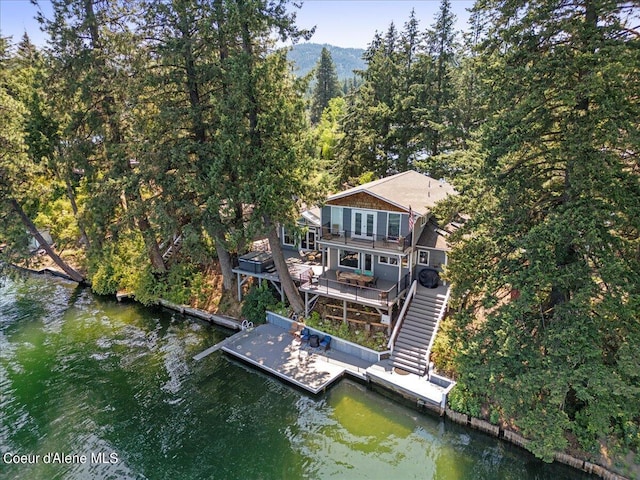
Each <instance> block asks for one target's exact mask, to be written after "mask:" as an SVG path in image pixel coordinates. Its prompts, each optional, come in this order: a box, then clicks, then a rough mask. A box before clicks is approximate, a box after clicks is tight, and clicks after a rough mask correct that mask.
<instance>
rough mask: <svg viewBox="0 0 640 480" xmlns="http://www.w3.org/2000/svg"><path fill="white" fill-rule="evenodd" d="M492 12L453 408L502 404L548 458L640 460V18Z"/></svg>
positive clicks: (463, 236)
mask: <svg viewBox="0 0 640 480" xmlns="http://www.w3.org/2000/svg"><path fill="white" fill-rule="evenodd" d="M479 5H480V7H481V9H480V12H479V13H481V14H482V15H483V16H484V18H485V19H487V18H490V19H491V21H492V22H493V26H492V28H491V29H490V30H489V31H488V32H487V34H486V37H485V41H484V42H483V44H482V48H481V62H479V64H480V65H482V70H481V72H480V73H481V76H482V82H483V84H484V85H488V86H490V88H491V90H490V91H489V92H488V95H487V98H488V99H489V100H490V103H489V109H490V110H489V114H490V115H489V121H488V122H487V124H486V125H484V126H483V128H482V136H481V145H480V148H479V155H478V156H479V158H481V159H482V162H481V163H480V165H479V167H480V168H479V169H478V172H477V173H478V175H479V177H480V178H479V182H478V183H479V185H480V187H481V189H482V190H483V194H484V195H483V197H482V201H481V204H482V208H479V209H478V210H477V211H475V212H474V213H473V218H472V220H471V221H470V222H469V224H468V226H467V228H465V229H463V231H461V232H460V236H459V237H458V240H457V242H456V246H455V248H454V251H453V253H452V255H451V261H450V264H449V268H448V275H449V278H450V280H452V282H453V283H454V285H455V290H454V293H453V297H454V298H456V299H457V303H458V306H459V312H458V313H456V314H455V315H454V317H453V319H454V328H453V336H454V338H455V339H456V340H457V341H458V342H459V343H458V345H457V347H456V348H454V351H455V353H454V355H455V357H456V360H455V361H456V363H457V365H458V373H459V384H458V387H457V393H456V394H454V396H453V398H452V401H453V403H454V406H455V407H457V408H466V409H467V410H469V411H476V412H477V411H478V409H479V406H480V405H489V407H490V408H491V409H492V410H494V411H495V412H496V413H498V414H500V416H501V417H502V420H503V421H504V422H507V423H510V424H513V425H516V426H517V427H518V428H520V429H521V430H522V433H523V434H524V435H525V436H526V437H528V438H530V439H531V443H530V444H529V448H530V449H531V450H532V451H533V452H534V453H535V454H536V455H538V456H540V457H542V458H543V459H545V460H551V459H552V458H553V454H554V452H555V451H557V450H562V449H564V448H565V447H566V445H567V438H566V434H567V433H568V432H572V434H573V435H575V438H577V439H578V441H579V442H580V443H581V445H582V447H583V448H584V449H586V450H588V451H595V450H596V449H599V448H601V446H600V445H599V442H600V441H606V440H605V439H613V440H612V442H613V444H615V442H620V443H621V444H622V445H623V447H624V448H632V449H635V450H637V449H638V447H640V442H639V441H638V438H637V436H635V437H634V435H633V434H631V435H629V432H630V430H629V428H630V426H631V425H637V424H638V421H639V420H640V408H639V406H640V377H639V376H638V373H637V372H639V371H640V362H639V359H638V355H637V345H638V344H639V343H640V323H639V322H638V312H640V300H639V299H640V290H639V286H640V257H639V255H638V251H640V250H639V247H640V243H639V238H640V202H639V201H638V199H640V173H639V172H638V164H639V159H638V148H637V147H638V145H640V136H639V134H638V132H639V131H640V129H638V118H640V104H639V102H638V96H637V92H638V91H640V77H639V75H638V69H637V65H639V64H640V56H639V52H640V49H639V48H638V37H639V36H638V32H637V28H636V30H635V31H634V26H633V25H632V24H631V23H630V16H629V14H630V13H632V11H633V7H632V6H631V5H615V4H613V3H611V2H600V1H596V0H582V1H578V2H572V3H571V4H558V3H556V2H547V1H540V2H535V3H533V4H527V5H526V6H523V5H522V4H521V3H520V2H511V1H503V2H494V3H491V4H490V5H486V6H485V5H484V4H479ZM475 191H476V192H477V189H476V190H475ZM466 200H467V201H468V202H476V204H477V200H476V199H473V198H470V197H467V199H466ZM464 201H465V198H464V197H463V202H464ZM610 446H613V445H610ZM604 448H607V447H604Z"/></svg>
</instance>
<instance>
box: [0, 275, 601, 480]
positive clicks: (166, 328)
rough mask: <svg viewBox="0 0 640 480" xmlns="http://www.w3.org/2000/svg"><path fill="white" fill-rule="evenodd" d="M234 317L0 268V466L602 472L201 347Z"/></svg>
mask: <svg viewBox="0 0 640 480" xmlns="http://www.w3.org/2000/svg"><path fill="white" fill-rule="evenodd" d="M229 333H230V332H227V331H224V330H221V329H218V328H216V327H213V326H210V325H208V324H206V323H203V322H199V321H197V320H194V319H190V318H185V317H182V316H181V315H178V314H172V313H170V312H166V311H161V310H155V309H147V308H143V307H141V306H139V305H136V304H132V303H125V304H119V303H117V302H116V301H115V300H113V299H111V298H104V297H97V296H95V295H93V294H91V292H90V291H89V290H88V289H83V288H78V287H76V286H75V285H74V284H72V283H69V282H65V281H63V280H58V279H52V278H45V277H30V278H28V279H26V280H21V281H11V280H5V281H4V285H2V286H0V454H1V455H2V457H0V478H2V479H29V480H32V479H46V480H49V479H94V478H95V479H144V478H148V479H171V480H178V479H298V478H308V479H324V478H339V479H343V478H344V479H385V480H386V479H413V478H415V479H432V478H433V479H442V480H453V479H514V480H522V479H550V480H551V479H553V480H557V479H576V478H578V479H580V478H584V479H586V478H593V477H590V476H587V475H583V474H580V473H579V472H576V471H573V470H571V469H569V468H566V467H563V466H558V465H547V464H543V463H541V462H539V461H537V460H535V459H534V458H533V457H532V456H530V455H528V454H527V453H525V452H523V451H522V450H520V449H518V448H516V447H513V446H511V445H508V444H506V443H503V442H499V441H497V440H496V439H493V438H491V437H488V436H485V435H483V434H481V433H478V432H475V431H472V430H468V429H466V428H463V427H461V426H458V425H455V424H453V423H451V422H446V421H443V420H442V419H440V418H439V417H437V416H432V415H430V414H425V413H421V412H418V411H417V410H414V409H412V408H407V407H406V406H402V405H400V404H399V403H398V402H395V401H393V400H391V399H389V398H386V397H385V396H382V395H379V394H378V393H375V392H373V391H371V390H368V389H367V387H366V386H364V385H361V384H359V383H356V382H354V381H351V380H342V381H340V383H338V384H337V385H336V386H334V387H332V388H331V389H330V390H329V391H328V392H326V393H325V394H323V395H321V396H319V397H313V396H310V395H307V394H305V393H303V392H301V391H299V390H296V389H294V388H292V387H290V386H288V385H285V384H283V383H281V382H280V381H278V380H276V379H275V378H272V377H269V376H267V375H265V374H263V373H262V372H259V371H257V370H255V369H253V368H250V367H247V366H245V365H243V364H240V363H238V362H237V361H235V360H232V359H230V358H228V357H226V356H225V355H224V354H223V353H222V352H216V353H214V354H212V355H210V356H208V357H206V358H205V359H204V360H201V361H200V362H196V361H194V360H193V358H192V357H193V356H194V355H195V354H197V353H199V352H201V351H202V350H204V349H206V348H208V347H209V346H211V345H213V344H215V343H217V342H218V341H220V340H222V339H223V338H225V337H226V336H227V335H228V334H229ZM16 455H25V457H22V458H21V457H18V456H16ZM65 455H67V457H65ZM28 462H31V463H28Z"/></svg>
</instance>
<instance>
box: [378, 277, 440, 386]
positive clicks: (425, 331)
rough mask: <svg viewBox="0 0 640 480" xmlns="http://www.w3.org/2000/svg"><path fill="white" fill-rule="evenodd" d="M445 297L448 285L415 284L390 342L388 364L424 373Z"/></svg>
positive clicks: (426, 369) (427, 365)
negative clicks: (422, 285) (423, 285)
mask: <svg viewBox="0 0 640 480" xmlns="http://www.w3.org/2000/svg"><path fill="white" fill-rule="evenodd" d="M448 299H449V289H448V288H447V287H442V286H440V287H438V288H435V289H429V288H424V287H418V289H417V290H416V294H415V296H414V297H413V298H412V299H411V300H410V302H411V303H410V304H409V309H408V310H407V313H406V316H405V318H404V321H403V323H402V326H401V328H400V331H399V332H398V336H397V337H396V340H395V344H394V346H393V352H392V354H391V364H392V365H393V366H394V367H395V368H398V369H400V370H404V371H406V372H410V373H415V374H416V375H419V376H423V375H425V374H426V373H427V371H428V368H429V353H430V350H431V345H432V344H433V338H434V337H435V334H436V332H437V329H438V325H439V323H440V320H441V319H442V317H443V316H444V313H445V311H446V306H447V305H446V304H447V301H448Z"/></svg>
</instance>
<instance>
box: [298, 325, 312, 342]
mask: <svg viewBox="0 0 640 480" xmlns="http://www.w3.org/2000/svg"><path fill="white" fill-rule="evenodd" d="M309 337H311V331H310V330H309V329H308V328H307V327H304V328H303V329H302V332H300V341H302V342H303V343H304V342H308V341H309Z"/></svg>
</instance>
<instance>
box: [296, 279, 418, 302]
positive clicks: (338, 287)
mask: <svg viewBox="0 0 640 480" xmlns="http://www.w3.org/2000/svg"><path fill="white" fill-rule="evenodd" d="M410 279H411V278H410V274H406V275H405V276H404V277H403V278H402V279H401V280H400V281H399V282H393V281H390V280H383V279H378V280H377V281H376V284H375V286H362V285H356V284H353V283H347V282H344V281H340V280H338V279H337V277H336V270H327V271H326V272H324V273H323V274H322V275H321V276H319V277H317V278H314V279H313V281H312V282H305V283H303V284H301V285H300V290H301V291H303V292H308V293H311V294H315V295H322V296H325V297H330V298H335V299H339V300H347V301H348V302H353V303H359V304H361V305H368V306H372V307H382V308H385V309H387V308H389V307H390V306H391V305H393V304H394V303H396V301H397V300H398V297H399V296H400V295H401V294H402V292H404V291H405V290H406V289H407V288H409V286H410V284H411V281H410Z"/></svg>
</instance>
